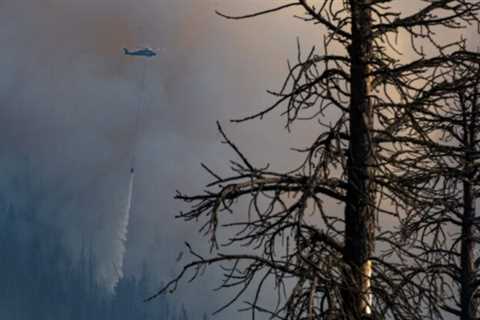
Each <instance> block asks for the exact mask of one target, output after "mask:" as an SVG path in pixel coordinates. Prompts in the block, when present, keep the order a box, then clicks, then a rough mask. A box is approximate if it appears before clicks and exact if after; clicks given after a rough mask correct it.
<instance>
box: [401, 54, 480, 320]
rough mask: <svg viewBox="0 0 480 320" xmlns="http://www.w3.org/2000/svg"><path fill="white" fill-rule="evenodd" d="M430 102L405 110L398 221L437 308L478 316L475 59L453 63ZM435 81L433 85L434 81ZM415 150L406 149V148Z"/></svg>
mask: <svg viewBox="0 0 480 320" xmlns="http://www.w3.org/2000/svg"><path fill="white" fill-rule="evenodd" d="M441 85H442V87H443V88H446V87H448V88H449V91H450V93H449V94H445V93H444V92H441V91H440V90H439V91H437V92H435V93H434V94H433V95H432V96H436V99H437V102H438V103H436V104H430V105H429V107H428V108H423V109H417V110H413V111H412V113H411V115H410V116H411V118H410V119H412V120H413V119H414V121H415V126H413V125H412V123H411V121H410V122H409V125H410V127H412V128H413V127H414V128H413V129H412V130H411V131H410V135H411V137H412V138H411V142H412V145H411V146H412V147H411V148H410V150H408V152H407V149H406V148H405V149H404V152H405V153H404V154H408V158H409V160H408V162H409V166H408V168H407V167H405V168H402V170H404V172H405V175H404V179H405V180H406V181H410V182H412V183H411V185H410V186H411V187H412V190H413V191H414V193H415V195H416V199H415V208H414V210H412V211H411V212H410V213H409V214H408V215H407V218H406V219H405V223H404V229H405V230H408V233H409V234H410V236H409V238H410V240H411V243H410V244H411V245H410V246H409V247H414V248H416V249H417V250H414V252H410V255H411V256H413V257H415V258H416V260H417V261H418V262H419V264H420V265H421V266H422V267H421V269H423V270H422V272H425V273H429V276H428V277H427V278H429V279H431V283H432V284H435V285H434V286H433V287H434V289H436V290H438V291H439V292H440V291H443V293H444V296H443V299H442V302H441V306H442V308H443V309H444V310H445V311H446V312H448V313H450V314H452V315H453V316H456V317H458V318H460V319H461V320H474V319H478V317H479V313H478V300H479V297H480V291H479V289H480V277H479V266H480V263H479V262H480V256H479V253H480V252H479V248H478V246H477V243H478V241H479V239H480V238H479V235H480V234H479V231H480V230H479V228H480V220H479V218H478V217H477V214H476V202H477V201H478V199H479V197H480V171H479V169H480V162H479V159H480V64H479V62H478V61H476V62H471V63H462V64H459V65H457V66H456V67H455V68H454V70H453V72H452V73H450V74H447V75H445V76H444V81H443V82H442V83H441ZM437 87H438V85H437ZM413 150H414V151H415V152H412V151H413Z"/></svg>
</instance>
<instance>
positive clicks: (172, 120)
mask: <svg viewBox="0 0 480 320" xmlns="http://www.w3.org/2000/svg"><path fill="white" fill-rule="evenodd" d="M265 4H266V5H268V4H269V2H268V1H265ZM255 7H259V5H258V1H254V0H248V1H247V0H243V1H233V0H229V1H213V0H203V1H199V0H175V1H173V0H172V1H170V0H136V1H132V0H100V1H99V0H82V1H76V0H43V1H38V0H19V1H0V9H1V10H0V41H1V43H2V44H3V45H2V50H1V52H0V70H2V72H1V74H0V105H1V107H0V127H1V128H2V130H1V132H2V134H1V135H0V170H2V171H3V172H2V176H3V177H13V176H16V175H21V174H25V172H28V173H29V174H30V178H31V179H32V180H33V187H32V193H33V194H35V195H38V196H35V201H36V203H37V207H38V208H39V209H40V211H41V212H42V215H43V218H44V219H45V221H47V222H48V223H51V224H54V225H57V226H60V227H61V228H62V229H63V230H64V231H65V238H64V239H62V241H64V242H65V244H66V245H67V246H68V247H69V248H70V249H71V250H72V253H73V254H75V252H77V251H78V250H79V248H80V246H81V244H82V242H83V243H85V242H91V243H93V244H94V247H95V250H96V253H97V256H98V257H97V258H98V259H99V261H100V263H101V267H102V271H101V272H102V275H103V276H104V277H105V278H106V280H108V281H110V282H111V281H114V280H115V277H116V273H115V272H114V270H113V268H112V265H113V264H114V263H115V262H114V260H115V259H116V258H115V257H116V254H117V253H118V250H119V246H120V236H119V234H118V232H119V231H118V230H119V228H120V227H121V218H122V207H123V206H124V203H125V201H126V193H127V189H128V174H129V168H130V159H131V155H132V154H133V153H135V154H136V164H135V167H136V173H137V176H136V185H135V188H134V199H133V210H132V215H131V221H130V225H129V231H128V241H127V244H126V245H127V254H126V257H125V272H126V273H127V274H132V273H137V272H138V271H139V270H140V269H141V266H142V264H143V263H144V262H145V263H146V264H147V267H148V269H149V270H150V271H152V272H153V273H154V274H155V275H157V276H158V278H157V281H159V282H160V281H162V280H166V279H167V278H168V277H169V276H171V275H172V272H173V271H174V270H176V267H177V266H176V263H175V257H176V256H177V254H178V252H179V251H180V250H181V249H182V248H183V247H182V246H183V241H185V240H191V239H196V237H197V236H196V233H195V232H196V230H197V228H198V226H197V225H187V224H184V223H180V222H178V221H175V220H174V218H173V217H174V215H175V214H176V213H177V212H178V211H179V210H180V209H181V208H182V204H181V203H177V202H176V201H175V200H173V195H174V194H175V190H176V189H180V190H183V191H195V190H199V189H200V187H201V186H202V185H203V183H204V182H205V181H206V178H207V177H206V175H205V174H204V173H203V172H202V170H201V168H200V162H205V163H208V164H209V165H210V166H211V167H217V168H220V169H222V168H223V169H225V163H226V160H228V159H229V157H230V156H231V154H230V152H229V150H228V149H227V148H226V147H225V146H223V145H221V144H220V143H219V137H218V134H217V133H216V128H215V121H216V120H220V121H223V122H225V124H226V125H227V126H226V129H227V131H228V132H230V133H231V134H232V136H233V137H234V138H236V139H237V141H238V142H239V145H240V146H241V147H243V149H244V150H245V151H246V152H247V153H248V154H249V155H250V156H251V157H252V158H253V159H255V160H258V163H259V164H263V163H265V162H266V161H269V160H270V159H275V160H276V161H277V162H276V163H275V164H274V165H275V166H277V167H286V166H287V165H288V164H289V163H291V161H292V159H293V156H291V155H289V153H287V154H286V153H285V152H286V151H288V148H289V147H292V146H295V143H294V142H295V141H304V143H308V141H309V140H308V139H307V140H305V138H306V137H309V136H313V135H315V129H312V130H310V129H309V130H307V129H305V128H303V129H302V130H300V131H299V132H298V133H297V134H296V135H288V134H286V133H285V132H284V130H283V129H282V128H283V123H282V122H281V121H279V119H278V118H276V117H274V116H270V117H269V118H268V119H266V120H264V121H263V122H262V125H259V122H258V121H254V122H252V123H250V124H246V125H242V126H232V125H228V124H227V122H226V120H227V119H229V118H232V117H235V116H241V115H245V114H247V113H249V112H251V111H253V110H258V108H259V107H261V106H263V105H265V104H267V103H268V102H270V101H271V99H270V97H269V96H268V95H267V94H266V93H265V90H266V89H270V88H277V87H278V85H279V84H280V83H281V81H282V80H283V77H284V75H285V70H286V59H287V58H292V57H294V56H295V54H296V52H295V48H296V47H295V45H296V37H297V36H301V38H302V39H303V40H304V41H305V43H306V44H310V43H313V42H315V41H316V40H317V39H319V40H320V39H322V32H321V29H320V28H318V27H316V26H311V25H308V24H305V23H303V22H300V21H298V20H296V19H292V18H291V15H287V14H278V15H274V16H270V17H264V18H260V19H257V20H249V21H243V22H231V21H226V20H224V19H221V18H220V17H218V16H216V15H215V14H214V10H215V9H220V10H222V11H225V12H237V13H242V12H248V11H249V10H250V9H251V8H255ZM144 46H149V47H152V48H154V49H155V50H156V51H157V52H158V54H159V55H158V57H157V58H155V59H151V60H140V59H132V58H129V57H125V56H123V55H122V48H123V47H129V48H136V47H144ZM143 77H145V78H144V80H145V82H144V85H142V78H143ZM139 105H142V106H143V107H142V108H141V111H140V114H139V115H140V117H139V124H140V126H139V127H140V128H141V130H140V131H139V132H138V133H139V136H138V137H135V129H134V128H135V125H134V123H135V115H136V111H137V110H138V106H139ZM9 181H10V180H9V179H7V178H6V179H4V181H3V182H2V183H0V187H2V191H3V192H9V190H10V191H11V192H12V197H14V196H15V198H14V199H15V200H12V201H17V202H22V201H29V200H28V199H25V198H28V197H29V196H28V195H26V196H23V195H21V194H19V193H18V192H17V191H16V190H13V191H12V189H9V188H10V185H9ZM199 284H200V285H196V286H194V287H193V288H194V289H192V290H182V295H183V296H184V297H185V299H188V298H189V297H195V301H196V302H197V304H195V305H194V306H192V310H197V311H198V310H202V309H206V311H211V309H212V308H214V307H215V306H217V307H218V303H217V302H218V301H217V302H215V301H213V302H212V300H210V298H209V295H210V294H207V292H206V291H207V290H203V291H202V295H198V290H200V289H199V288H200V287H202V282H199ZM203 284H205V282H203ZM186 287H187V286H186ZM208 287H213V286H212V285H210V284H209V285H208V286H207V288H208ZM187 288H188V287H187ZM203 289H204V287H203ZM219 300H220V301H221V300H222V299H221V298H219ZM207 301H208V303H207ZM201 305H204V307H201Z"/></svg>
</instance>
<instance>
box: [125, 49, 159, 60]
mask: <svg viewBox="0 0 480 320" xmlns="http://www.w3.org/2000/svg"><path fill="white" fill-rule="evenodd" d="M123 52H124V54H125V55H127V56H138V57H147V58H152V57H155V56H156V55H157V53H156V52H155V51H153V50H152V49H150V48H144V49H140V50H134V51H130V50H128V49H127V48H123Z"/></svg>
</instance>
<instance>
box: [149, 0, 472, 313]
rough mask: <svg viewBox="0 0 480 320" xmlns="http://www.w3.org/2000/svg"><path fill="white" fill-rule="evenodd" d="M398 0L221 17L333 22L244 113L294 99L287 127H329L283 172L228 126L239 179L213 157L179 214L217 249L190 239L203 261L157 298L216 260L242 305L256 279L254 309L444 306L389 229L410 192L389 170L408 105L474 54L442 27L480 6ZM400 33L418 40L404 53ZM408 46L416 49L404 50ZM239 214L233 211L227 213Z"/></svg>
mask: <svg viewBox="0 0 480 320" xmlns="http://www.w3.org/2000/svg"><path fill="white" fill-rule="evenodd" d="M399 3H402V4H404V2H402V1H391V0H390V1H389V0H350V1H338V0H317V1H307V0H298V1H292V2H289V3H285V4H283V5H280V6H278V7H276V8H272V9H269V10H265V11H260V12H256V13H253V14H249V15H245V16H239V17H232V16H226V15H223V14H221V15H223V16H224V17H226V18H229V19H246V18H251V17H256V16H261V15H264V14H270V13H273V12H276V11H282V10H287V9H294V8H297V9H300V10H302V11H303V12H304V14H303V15H302V16H301V17H300V18H301V19H303V20H305V21H306V22H312V23H315V24H318V25H320V26H321V27H322V28H321V29H320V30H321V33H320V34H322V33H323V35H324V40H323V43H321V45H322V48H323V51H322V52H319V53H318V52H317V50H316V49H315V48H313V49H312V50H311V51H309V52H308V53H307V54H306V55H305V54H302V52H301V49H300V46H299V54H298V57H297V61H296V63H295V64H294V65H290V64H289V72H288V75H287V77H286V80H285V83H284V85H283V87H282V88H281V89H280V90H279V91H278V92H272V94H273V95H274V97H276V101H275V103H273V104H272V105H271V106H269V107H267V108H266V109H264V110H262V111H260V112H259V113H257V114H254V115H251V116H247V117H245V118H242V119H238V120H234V122H242V121H246V120H253V119H256V118H262V117H263V116H265V115H266V114H267V113H270V112H272V111H274V110H276V109H277V108H281V107H285V108H286V109H285V111H284V112H283V113H282V114H283V115H284V116H285V118H286V125H287V127H290V125H291V124H292V123H293V122H294V121H297V120H306V121H307V122H305V123H308V125H310V126H311V128H312V130H317V131H318V136H317V138H316V139H315V141H313V143H311V144H310V145H308V146H307V147H305V148H301V147H299V149H298V150H299V151H300V152H303V153H304V155H305V157H304V161H303V162H301V164H300V165H298V166H296V167H294V168H292V170H289V171H287V172H277V171H274V170H270V169H269V168H270V167H269V166H256V165H254V164H253V163H251V162H250V161H249V160H248V157H247V156H246V155H244V154H243V153H242V152H241V151H240V150H239V148H238V147H237V146H236V145H235V144H234V143H233V142H232V141H231V140H230V139H229V138H228V137H227V136H226V135H225V133H224V132H223V130H222V128H221V127H220V126H219V130H220V132H221V134H222V136H223V139H224V141H225V142H226V143H227V144H228V145H229V146H230V147H231V148H232V149H233V150H234V151H235V153H236V155H237V159H236V160H235V161H233V162H232V167H231V168H232V175H230V176H227V177H222V176H219V175H218V174H217V173H215V172H214V171H213V170H211V169H209V168H208V167H206V166H204V168H205V169H206V170H207V171H208V172H209V173H210V174H211V175H212V176H213V181H212V182H211V183H210V184H209V185H208V186H207V187H208V189H207V190H206V191H205V193H203V194H199V195H193V196H189V195H185V194H182V193H179V194H178V195H177V198H178V199H181V200H184V201H186V202H187V203H190V204H192V207H191V210H188V211H187V212H184V213H182V214H181V215H180V216H181V217H182V218H184V219H185V220H194V221H197V220H199V219H201V220H203V221H205V224H204V225H203V229H202V230H203V231H205V233H206V234H208V235H210V241H211V244H212V249H213V250H214V252H215V254H214V255H213V256H212V257H209V258H207V257H202V256H200V255H198V254H197V253H196V252H195V251H193V250H192V249H191V248H190V247H189V248H190V253H191V254H192V257H193V261H192V262H190V263H188V264H186V265H185V267H184V269H183V271H182V272H181V273H180V274H179V275H178V277H177V278H175V279H173V280H172V281H171V282H170V283H168V284H167V286H166V287H165V288H163V289H162V290H160V291H159V293H158V294H160V293H162V292H164V291H165V290H168V289H172V288H174V287H176V285H177V284H178V281H179V280H180V279H181V278H182V277H183V276H185V275H186V273H188V272H189V271H193V272H194V276H196V275H198V273H199V272H201V271H202V270H203V268H204V267H206V266H208V265H210V264H214V263H216V264H221V265H222V266H223V267H224V268H225V270H226V273H225V280H224V282H223V283H222V287H226V288H228V287H237V288H238V294H237V295H236V296H234V298H233V299H232V301H231V302H232V303H233V302H234V301H236V300H237V299H238V298H239V297H240V296H242V294H244V293H246V292H249V291H247V290H248V289H249V288H254V293H253V297H252V300H251V301H250V302H249V307H250V309H251V310H252V312H253V316H254V315H255V312H256V311H261V312H265V313H268V314H270V316H271V317H273V318H279V319H367V318H368V319H370V318H375V319H386V318H389V319H390V318H391V319H425V318H426V317H434V316H436V315H439V309H438V308H437V304H436V303H434V302H435V298H436V297H435V295H434V292H433V291H429V290H424V289H423V284H422V283H421V280H422V278H418V275H420V274H421V273H419V272H418V270H413V269H412V268H407V267H406V266H405V261H404V260H401V259H398V258H397V255H396V254H397V248H398V243H393V242H392V239H395V237H394V236H391V235H392V232H393V231H392V230H393V228H390V229H392V230H388V231H380V227H381V226H382V224H385V223H387V222H388V223H390V224H392V223H396V222H395V221H396V220H397V219H398V218H402V217H401V215H402V214H403V211H404V210H405V209H407V208H409V203H408V202H409V201H410V200H411V199H410V198H411V196H410V193H408V192H404V190H403V186H402V183H401V182H400V180H399V179H397V176H396V174H397V172H396V171H395V170H393V169H392V168H393V167H394V166H395V164H396V162H398V161H402V159H401V158H398V157H396V153H397V152H398V150H397V148H398V146H400V147H401V146H402V145H403V144H404V143H407V142H408V141H407V142H406V141H404V140H405V136H403V135H401V134H400V130H404V128H403V127H402V124H404V123H406V122H405V117H408V116H409V114H410V112H411V111H410V110H411V108H420V109H421V108H423V106H424V105H425V103H426V102H428V100H429V99H428V94H427V98H426V97H425V95H423V94H422V92H431V91H435V86H436V83H437V82H438V81H440V80H441V79H443V78H442V75H443V74H444V73H445V72H449V70H450V68H451V66H452V64H453V63H454V62H455V63H458V62H461V61H464V60H467V59H469V58H472V56H475V54H472V53H468V52H466V51H465V50H464V48H463V46H462V45H463V42H462V41H460V40H459V41H443V40H442V39H439V38H438V36H437V34H438V33H439V32H444V31H445V30H449V29H453V30H455V29H457V28H461V27H462V26H464V25H465V24H468V23H473V22H475V21H476V19H477V16H476V15H477V13H478V11H479V10H480V4H479V3H477V1H476V0H471V1H468V0H435V1H434V0H427V1H409V3H408V6H409V13H402V11H401V10H400V7H399V6H401V4H399ZM395 7H397V8H395ZM412 11H413V13H412ZM398 37H402V39H404V40H407V41H405V43H410V48H404V47H403V48H402V47H401V46H400V45H399V44H398V43H397V38H398ZM408 40H409V41H408ZM403 51H409V53H410V54H409V56H411V57H413V58H411V59H408V58H406V57H402V56H401V52H403ZM447 91H448V90H447ZM308 121H310V122H308ZM305 123H304V124H305ZM305 144H308V142H305ZM342 211H343V214H341V212H342ZM242 212H244V214H242ZM228 213H235V214H234V215H233V216H232V217H231V216H228V217H224V215H225V214H228ZM222 219H223V220H222ZM232 219H233V220H232ZM223 221H225V222H223ZM220 238H223V239H224V240H223V241H222V240H221V242H222V246H218V245H217V243H218V242H219V240H218V239H220ZM376 246H377V250H375V247H376ZM225 248H228V249H229V250H231V251H232V252H233V253H232V252H229V253H227V252H226V251H224V250H225ZM272 281H273V285H274V287H275V288H274V290H275V291H276V292H277V293H278V296H277V301H276V303H272V304H271V305H260V303H261V299H262V297H264V296H272V295H271V292H272V288H271V287H270V286H272ZM267 292H268V293H267ZM249 293H251V292H249ZM155 296H156V295H155ZM155 296H153V297H152V298H154V297H155ZM230 304H231V303H230V302H229V303H227V304H226V306H225V307H227V306H229V305H230Z"/></svg>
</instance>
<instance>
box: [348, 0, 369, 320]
mask: <svg viewBox="0 0 480 320" xmlns="http://www.w3.org/2000/svg"><path fill="white" fill-rule="evenodd" d="M367 3H368V1H366V0H361V1H358V0H357V1H353V0H352V1H350V6H351V10H352V42H351V46H350V48H349V51H350V52H349V53H350V56H351V102H350V136H351V140H350V146H349V154H348V160H347V174H348V182H349V183H348V191H347V203H346V206H345V249H344V250H345V251H344V259H345V262H346V264H347V268H346V271H345V273H346V274H345V280H344V281H345V283H344V287H343V292H342V298H343V311H344V312H345V314H346V315H347V317H348V319H364V318H365V317H369V316H370V313H371V311H370V304H371V292H370V275H371V262H370V261H369V257H370V255H371V253H372V251H373V236H374V234H373V233H374V223H375V221H374V216H375V215H374V213H373V210H374V209H373V207H372V203H373V201H374V194H373V192H374V190H373V185H372V181H371V177H372V173H371V164H372V160H373V154H372V152H373V146H372V140H371V136H370V134H371V130H372V129H373V115H372V114H373V113H372V106H371V103H370V98H369V95H370V91H371V89H370V79H369V62H370V61H369V60H370V57H371V50H372V41H371V26H372V21H371V14H370V9H371V8H370V7H371V6H369V5H368V4H367Z"/></svg>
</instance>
